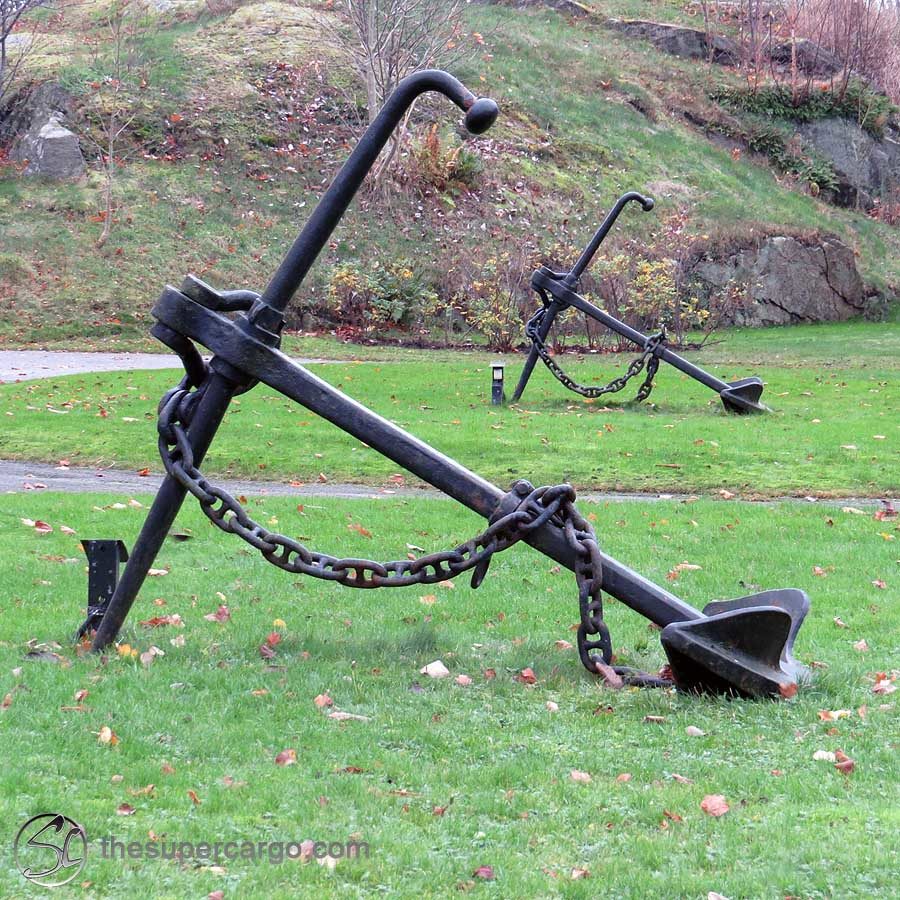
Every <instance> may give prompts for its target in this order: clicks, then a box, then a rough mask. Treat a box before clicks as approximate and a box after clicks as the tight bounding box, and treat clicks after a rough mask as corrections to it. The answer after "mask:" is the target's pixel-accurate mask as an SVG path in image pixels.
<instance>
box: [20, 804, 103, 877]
mask: <svg viewBox="0 0 900 900" xmlns="http://www.w3.org/2000/svg"><path fill="white" fill-rule="evenodd" d="M13 858H14V859H15V861H16V866H18V869H19V871H20V872H21V873H22V875H23V876H24V877H25V878H27V879H28V880H29V881H33V882H34V883H35V884H39V885H41V887H59V886H60V885H62V884H68V883H69V882H70V881H71V880H72V879H73V878H75V877H76V876H77V875H78V873H79V872H80V871H81V870H82V869H83V868H84V864H85V862H86V861H87V834H86V833H85V830H84V828H82V826H81V825H79V824H78V823H77V822H75V821H73V820H72V819H70V818H69V817H68V816H63V815H60V814H59V813H40V814H39V815H37V816H32V817H31V818H30V819H29V820H28V821H27V822H26V823H25V824H24V825H23V826H22V827H21V828H20V829H19V833H18V834H17V835H16V842H15V844H14V845H13Z"/></svg>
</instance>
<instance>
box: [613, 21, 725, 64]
mask: <svg viewBox="0 0 900 900" xmlns="http://www.w3.org/2000/svg"><path fill="white" fill-rule="evenodd" d="M607 24H608V25H609V26H610V28H614V29H615V30H616V31H621V32H622V33H623V34H627V35H628V36H629V37H636V38H643V39H644V40H648V41H650V42H651V43H652V44H653V45H654V46H655V47H657V48H658V49H659V50H662V51H663V52H664V53H670V54H671V55H672V56H679V57H681V58H682V59H711V60H712V61H713V62H716V63H721V64H722V65H728V66H733V65H736V64H737V62H738V59H739V58H740V53H739V51H738V46H737V44H736V43H735V42H734V41H733V40H731V38H727V37H723V36H721V35H713V36H712V37H710V36H709V35H708V34H707V33H706V32H705V31H701V30H700V29H698V28H687V27H685V26H683V25H667V24H664V23H662V22H647V21H644V20H642V19H632V20H627V21H619V20H616V19H612V20H610V21H609V22H608V23H607Z"/></svg>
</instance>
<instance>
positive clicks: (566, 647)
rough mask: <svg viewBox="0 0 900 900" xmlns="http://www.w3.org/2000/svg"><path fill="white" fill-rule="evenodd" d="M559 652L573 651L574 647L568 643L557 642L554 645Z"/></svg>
mask: <svg viewBox="0 0 900 900" xmlns="http://www.w3.org/2000/svg"><path fill="white" fill-rule="evenodd" d="M553 646H554V647H556V649H557V650H571V649H572V645H571V644H570V643H569V642H568V641H557V642H556V643H555V644H554V645H553Z"/></svg>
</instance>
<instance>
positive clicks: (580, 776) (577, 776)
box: [569, 769, 592, 784]
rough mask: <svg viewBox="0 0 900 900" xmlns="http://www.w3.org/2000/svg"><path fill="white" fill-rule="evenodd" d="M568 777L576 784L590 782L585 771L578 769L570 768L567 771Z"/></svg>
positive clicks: (589, 777)
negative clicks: (569, 770) (570, 769)
mask: <svg viewBox="0 0 900 900" xmlns="http://www.w3.org/2000/svg"><path fill="white" fill-rule="evenodd" d="M569 778H571V779H572V781H574V782H577V783H578V784H590V783H591V780H592V779H591V776H590V775H589V774H588V773H587V772H581V771H579V770H578V769H572V771H571V772H569Z"/></svg>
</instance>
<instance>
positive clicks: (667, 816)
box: [663, 809, 684, 822]
mask: <svg viewBox="0 0 900 900" xmlns="http://www.w3.org/2000/svg"><path fill="white" fill-rule="evenodd" d="M663 818H665V819H668V820H669V821H670V822H683V821H684V819H683V818H682V817H681V816H679V815H678V813H673V812H669V810H667V809H664V810H663Z"/></svg>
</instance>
